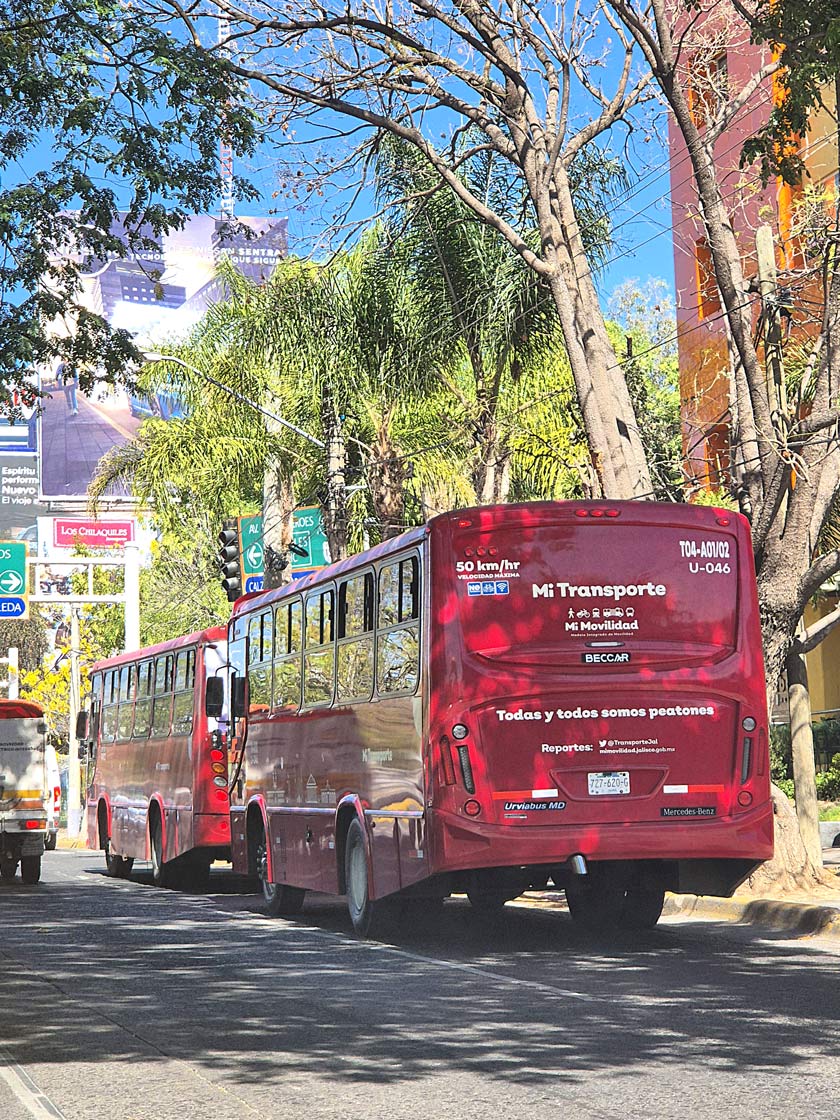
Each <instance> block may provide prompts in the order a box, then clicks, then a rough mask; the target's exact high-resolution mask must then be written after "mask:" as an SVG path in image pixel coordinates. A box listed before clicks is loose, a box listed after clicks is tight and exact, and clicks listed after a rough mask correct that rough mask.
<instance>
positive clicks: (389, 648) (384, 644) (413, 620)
mask: <svg viewBox="0 0 840 1120" xmlns="http://www.w3.org/2000/svg"><path fill="white" fill-rule="evenodd" d="M419 618H420V565H419V562H418V560H417V557H416V556H410V557H408V558H407V559H405V560H398V561H397V562H396V563H393V564H384V565H383V566H382V567H381V568H380V570H379V617H378V620H377V639H376V689H377V692H379V693H380V694H384V695H391V694H393V693H397V692H399V693H410V692H414V691H415V689H416V688H417V682H418V680H419V676H420V624H419Z"/></svg>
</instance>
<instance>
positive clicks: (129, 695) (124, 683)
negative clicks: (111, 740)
mask: <svg viewBox="0 0 840 1120" xmlns="http://www.w3.org/2000/svg"><path fill="white" fill-rule="evenodd" d="M134 668H135V667H134V665H123V667H122V668H121V669H120V676H119V692H120V698H119V704H120V708H119V715H118V717H117V739H119V740H120V742H125V740H126V739H130V738H131V732H132V731H133V730H134V680H135V678H134Z"/></svg>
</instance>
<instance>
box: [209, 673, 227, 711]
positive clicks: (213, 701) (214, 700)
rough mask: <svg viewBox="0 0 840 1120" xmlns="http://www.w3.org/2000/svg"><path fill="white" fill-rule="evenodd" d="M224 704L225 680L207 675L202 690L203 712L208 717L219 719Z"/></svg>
mask: <svg viewBox="0 0 840 1120" xmlns="http://www.w3.org/2000/svg"><path fill="white" fill-rule="evenodd" d="M224 706H225V682H224V681H223V680H222V678H221V677H208V678H207V685H206V687H205V690H204V714H205V715H206V716H208V717H209V718H210V719H221V716H222V711H223V709H224Z"/></svg>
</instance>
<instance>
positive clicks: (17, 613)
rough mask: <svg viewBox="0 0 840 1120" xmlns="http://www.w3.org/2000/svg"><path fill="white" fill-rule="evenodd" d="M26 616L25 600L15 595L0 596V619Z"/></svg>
mask: <svg viewBox="0 0 840 1120" xmlns="http://www.w3.org/2000/svg"><path fill="white" fill-rule="evenodd" d="M25 614H26V600H25V599H19V598H18V597H17V596H16V595H14V596H10V595H3V596H0V618H20V617H21V616H22V615H25Z"/></svg>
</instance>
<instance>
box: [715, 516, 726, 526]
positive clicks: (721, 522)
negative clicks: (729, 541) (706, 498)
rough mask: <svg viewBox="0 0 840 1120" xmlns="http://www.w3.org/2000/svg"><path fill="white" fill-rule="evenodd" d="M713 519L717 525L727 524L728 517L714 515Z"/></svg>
mask: <svg viewBox="0 0 840 1120" xmlns="http://www.w3.org/2000/svg"><path fill="white" fill-rule="evenodd" d="M715 521H717V523H718V525H728V524H729V518H728V517H716V518H715Z"/></svg>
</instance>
